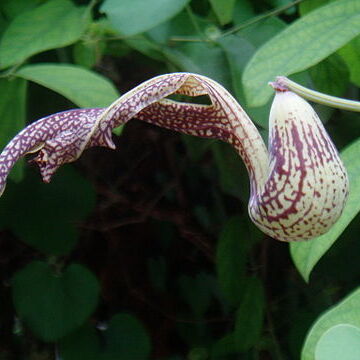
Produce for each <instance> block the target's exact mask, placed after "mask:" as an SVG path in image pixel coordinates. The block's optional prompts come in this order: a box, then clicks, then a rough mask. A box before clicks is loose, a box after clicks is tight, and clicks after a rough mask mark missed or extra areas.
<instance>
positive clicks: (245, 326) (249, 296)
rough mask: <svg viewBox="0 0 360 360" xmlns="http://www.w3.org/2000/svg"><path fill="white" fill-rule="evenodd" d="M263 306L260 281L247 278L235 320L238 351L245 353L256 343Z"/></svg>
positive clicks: (261, 324) (263, 296)
mask: <svg viewBox="0 0 360 360" xmlns="http://www.w3.org/2000/svg"><path fill="white" fill-rule="evenodd" d="M264 306H265V294H264V289H263V286H262V283H261V281H260V280H259V279H257V278H248V279H247V282H246V287H245V289H244V297H243V299H242V301H241V303H240V306H239V308H238V310H237V314H236V320H235V331H234V338H235V344H236V348H237V349H238V351H247V350H249V349H250V348H251V347H252V346H253V345H255V344H256V343H257V342H258V340H259V338H260V335H261V331H262V327H263V318H264Z"/></svg>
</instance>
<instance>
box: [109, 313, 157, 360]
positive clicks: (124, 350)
mask: <svg viewBox="0 0 360 360" xmlns="http://www.w3.org/2000/svg"><path fill="white" fill-rule="evenodd" d="M105 340H106V353H108V354H112V357H109V359H121V360H134V359H139V360H146V359H147V358H148V356H149V354H150V350H151V344H150V339H149V336H148V334H147V333H146V331H145V329H144V327H143V325H142V324H141V323H140V322H139V321H138V320H137V319H136V318H135V317H133V316H131V315H129V314H117V315H115V316H114V317H113V318H112V319H111V321H110V323H109V327H108V329H107V331H106V333H105ZM106 359H107V358H106Z"/></svg>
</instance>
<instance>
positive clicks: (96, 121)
mask: <svg viewBox="0 0 360 360" xmlns="http://www.w3.org/2000/svg"><path fill="white" fill-rule="evenodd" d="M276 90H277V95H276V97H275V99H274V103H273V106H272V110H271V114H270V126H269V128H270V135H269V150H267V149H266V147H265V144H264V142H263V140H262V138H261V136H260V134H259V132H258V131H257V129H256V127H255V126H254V124H253V123H252V121H251V120H250V118H249V117H248V116H247V114H246V113H245V112H244V110H243V109H242V108H241V106H240V105H239V104H238V103H237V101H236V100H235V99H234V98H233V97H232V96H231V95H230V94H229V93H228V92H227V91H226V90H225V89H224V88H223V87H222V86H221V85H219V84H218V83H216V82H215V81H213V80H211V79H209V78H206V77H204V76H200V75H196V74H189V73H173V74H167V75H162V76H158V77H156V78H153V79H150V80H148V81H146V82H145V83H143V84H140V85H139V86H137V87H136V88H134V89H132V90H131V91H129V92H128V93H126V94H124V95H123V96H122V97H120V98H119V99H118V100H117V101H115V102H114V103H113V104H111V105H110V106H109V107H108V108H104V109H81V110H80V109H78V110H69V111H65V112H62V113H58V114H54V115H51V116H48V117H45V118H43V119H40V120H38V121H37V122H35V123H33V124H31V125H29V126H28V127H27V128H25V129H24V130H23V131H21V132H20V133H19V134H18V135H16V136H15V137H14V139H13V140H12V141H11V142H10V143H9V144H8V145H7V146H6V147H5V149H4V150H3V152H2V153H1V155H0V193H2V191H3V190H4V187H5V182H6V178H7V175H8V173H9V171H10V170H11V168H12V167H13V165H14V163H15V162H16V160H17V159H19V158H20V157H22V156H24V155H25V154H27V153H31V152H38V154H37V156H36V157H35V159H34V160H33V161H35V162H36V163H37V164H38V165H39V167H40V171H41V174H42V178H43V180H44V181H46V182H48V181H50V179H51V176H52V175H53V174H54V172H55V171H56V169H57V168H58V167H59V166H61V165H62V164H64V163H68V162H72V161H75V160H76V159H77V158H78V157H79V156H80V155H81V154H82V152H83V151H84V150H85V149H86V148H89V147H91V146H106V147H110V148H112V149H113V148H115V146H114V144H113V142H112V129H113V128H115V127H118V126H119V125H121V124H125V123H126V122H127V121H129V120H130V119H132V118H133V117H135V116H136V117H137V118H138V119H140V120H143V121H146V122H149V123H152V124H155V125H158V126H161V127H165V128H168V129H172V130H175V131H179V132H182V133H185V134H190V135H195V136H200V137H206V138H217V139H221V140H223V141H226V142H228V143H229V144H231V145H232V146H233V147H234V148H235V149H236V150H237V152H238V153H239V155H240V156H241V158H242V159H243V161H244V163H245V165H246V168H247V170H248V173H249V177H250V188H251V195H250V201H249V215H250V217H251V219H252V220H253V221H254V223H255V224H256V225H257V226H258V227H259V228H260V229H261V230H262V231H264V232H265V233H266V234H268V235H270V236H272V237H273V238H275V239H278V240H282V241H297V240H303V239H310V238H313V237H316V236H318V235H321V234H323V233H324V232H326V231H327V230H328V229H329V228H330V227H331V225H332V224H333V223H334V222H335V221H336V220H337V219H338V217H339V216H340V214H341V212H342V209H343V207H344V204H345V201H346V198H347V194H348V178H347V174H346V170H345V168H344V166H343V164H342V162H341V160H340V158H339V156H338V153H337V151H336V149H335V146H334V145H333V143H332V141H331V139H330V138H329V136H328V135H327V133H326V131H325V129H324V127H323V125H322V123H321V121H320V120H319V119H318V117H317V115H316V113H315V112H314V111H313V109H312V108H311V107H310V105H309V104H308V103H306V102H305V101H304V100H303V99H301V98H300V97H298V96H297V95H295V94H293V93H291V92H290V91H287V89H286V88H282V87H278V88H276ZM174 93H177V94H184V95H188V96H198V95H204V94H207V95H208V96H209V97H210V99H211V105H198V104H189V103H180V102H176V101H172V100H168V99H165V98H166V97H167V96H168V95H170V94H174Z"/></svg>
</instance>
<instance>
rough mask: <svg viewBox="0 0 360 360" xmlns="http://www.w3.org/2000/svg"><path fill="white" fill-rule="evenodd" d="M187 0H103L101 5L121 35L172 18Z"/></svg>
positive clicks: (146, 28) (135, 32)
mask: <svg viewBox="0 0 360 360" xmlns="http://www.w3.org/2000/svg"><path fill="white" fill-rule="evenodd" d="M188 2H189V0H172V1H168V0H122V1H117V0H105V1H104V3H103V5H102V6H101V11H102V12H104V13H105V14H106V15H107V16H108V18H109V19H110V21H111V22H112V24H113V25H114V27H115V28H116V29H117V30H118V31H119V32H120V33H121V34H123V35H128V36H129V35H135V34H139V33H142V32H145V31H146V30H149V29H151V28H153V27H154V26H156V25H158V24H160V23H162V22H164V21H166V20H168V19H170V18H172V17H173V16H174V15H176V14H177V13H179V12H180V11H181V10H182V9H183V8H184V7H185V6H186V4H187V3H188Z"/></svg>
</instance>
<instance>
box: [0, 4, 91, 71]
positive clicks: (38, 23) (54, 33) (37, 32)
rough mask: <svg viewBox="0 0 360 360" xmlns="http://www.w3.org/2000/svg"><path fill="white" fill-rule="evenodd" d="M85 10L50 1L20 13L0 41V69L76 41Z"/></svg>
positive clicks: (83, 24)
mask: <svg viewBox="0 0 360 360" xmlns="http://www.w3.org/2000/svg"><path fill="white" fill-rule="evenodd" d="M88 15H89V14H88V11H87V9H84V8H83V7H81V8H80V7H76V6H74V4H73V3H72V2H71V1H69V0H51V1H48V2H46V3H45V4H43V5H41V6H39V7H37V8H35V9H32V10H29V11H26V12H23V13H21V14H20V15H19V16H17V17H16V18H15V19H14V20H13V21H12V22H11V24H10V25H9V27H8V28H7V30H6V31H5V33H4V35H3V37H2V39H1V42H0V68H6V67H8V66H11V65H15V64H19V63H21V62H23V61H25V60H26V59H27V58H28V57H30V56H32V55H34V54H37V53H39V52H42V51H45V50H50V49H55V48H58V47H63V46H67V45H70V44H72V43H74V42H75V41H77V40H78V39H79V38H80V37H81V35H82V33H83V32H84V30H85V29H86V26H87V25H88V23H89V16H88ZM54 24H56V26H54Z"/></svg>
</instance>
